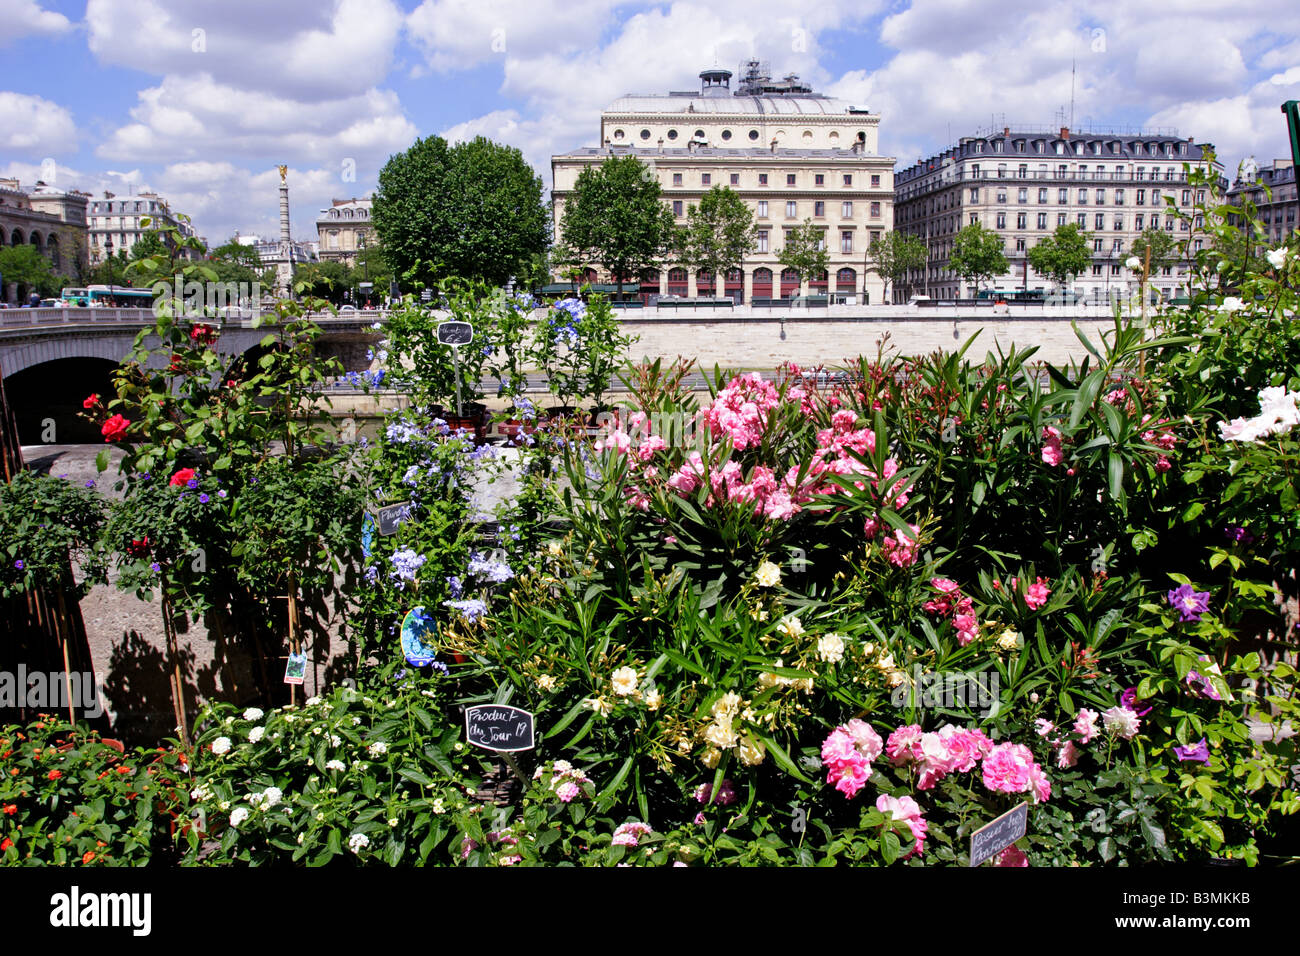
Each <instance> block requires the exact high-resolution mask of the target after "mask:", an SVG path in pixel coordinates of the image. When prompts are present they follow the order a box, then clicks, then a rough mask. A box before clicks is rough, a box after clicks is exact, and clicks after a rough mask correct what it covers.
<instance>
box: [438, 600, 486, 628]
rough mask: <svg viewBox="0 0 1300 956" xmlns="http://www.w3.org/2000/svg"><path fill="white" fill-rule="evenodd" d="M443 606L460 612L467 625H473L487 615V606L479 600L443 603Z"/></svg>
mask: <svg viewBox="0 0 1300 956" xmlns="http://www.w3.org/2000/svg"><path fill="white" fill-rule="evenodd" d="M442 605H443V607H449V608H452V609H454V610H457V611H460V616H461V617H463V618H464V619H465V623H467V624H473V623H474V622H476V621H478V620H480V619H482V618H483V617H484V616H485V615H486V614H487V604H485V603H484V602H483V601H481V600H479V599H478V598H469V599H467V600H464V601H443V602H442Z"/></svg>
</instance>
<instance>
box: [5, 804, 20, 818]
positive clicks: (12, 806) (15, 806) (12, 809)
mask: <svg viewBox="0 0 1300 956" xmlns="http://www.w3.org/2000/svg"><path fill="white" fill-rule="evenodd" d="M4 812H5V813H6V814H8V815H9V816H11V817H12V816H13V815H14V814H15V813H17V812H18V804H16V803H11V804H9V805H8V806H6V807H5V809H4Z"/></svg>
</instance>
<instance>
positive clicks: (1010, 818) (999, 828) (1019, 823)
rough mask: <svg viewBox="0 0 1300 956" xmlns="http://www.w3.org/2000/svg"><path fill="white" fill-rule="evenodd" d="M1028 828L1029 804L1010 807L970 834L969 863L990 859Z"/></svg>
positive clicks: (975, 864)
mask: <svg viewBox="0 0 1300 956" xmlns="http://www.w3.org/2000/svg"><path fill="white" fill-rule="evenodd" d="M1028 828H1029V804H1027V803H1021V804H1019V805H1017V806H1014V807H1012V808H1011V809H1010V810H1008V811H1007V812H1006V813H1004V814H1002V816H1000V817H998V818H997V819H996V820H994V821H993V822H991V823H986V824H984V826H982V827H980V828H979V829H978V830H976V831H975V832H974V833H972V834H971V835H970V865H971V866H979V865H980V864H981V863H983V862H984V861H985V860H991V859H993V857H995V856H997V855H998V854H999V853H1001V852H1002V851H1003V850H1005V849H1006V848H1007V847H1009V846H1011V844H1013V843H1015V842H1016V841H1017V840H1019V839H1020V838H1021V837H1023V836H1024V835H1025V832H1026V830H1027V829H1028Z"/></svg>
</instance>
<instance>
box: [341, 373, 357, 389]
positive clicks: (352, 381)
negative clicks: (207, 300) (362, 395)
mask: <svg viewBox="0 0 1300 956" xmlns="http://www.w3.org/2000/svg"><path fill="white" fill-rule="evenodd" d="M343 377H344V378H346V379H347V380H348V384H349V385H351V386H352V387H353V388H360V387H361V376H360V375H358V374H357V373H356V372H348V374H347V375H345V376H343Z"/></svg>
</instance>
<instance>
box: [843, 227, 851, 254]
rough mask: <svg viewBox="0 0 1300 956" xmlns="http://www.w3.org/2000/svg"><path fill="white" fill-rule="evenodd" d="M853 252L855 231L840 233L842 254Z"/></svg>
mask: <svg viewBox="0 0 1300 956" xmlns="http://www.w3.org/2000/svg"><path fill="white" fill-rule="evenodd" d="M852 251H853V230H852V229H845V230H844V231H843V232H841V233H840V252H852Z"/></svg>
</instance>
